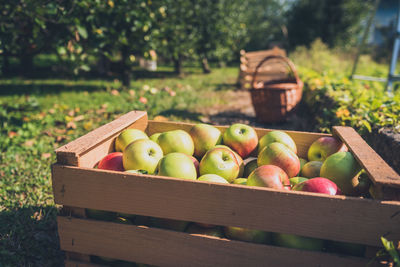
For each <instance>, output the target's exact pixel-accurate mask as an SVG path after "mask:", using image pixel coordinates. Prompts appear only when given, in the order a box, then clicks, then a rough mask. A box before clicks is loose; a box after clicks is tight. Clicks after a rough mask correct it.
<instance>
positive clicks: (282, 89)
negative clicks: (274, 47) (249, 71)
mask: <svg viewBox="0 0 400 267" xmlns="http://www.w3.org/2000/svg"><path fill="white" fill-rule="evenodd" d="M272 60H279V61H283V62H284V63H285V64H286V65H288V66H289V68H290V70H291V71H292V72H293V75H294V78H290V77H288V78H285V79H281V80H271V81H267V82H257V73H258V70H259V69H260V68H261V67H262V65H264V64H268V62H271V61H272ZM302 89H303V82H302V81H301V80H300V78H299V76H298V74H297V70H296V67H295V66H294V64H293V62H291V61H290V60H289V59H288V58H287V57H283V56H279V55H272V56H267V57H265V58H264V59H263V60H262V61H261V62H260V63H259V64H258V65H257V67H256V70H255V72H254V76H253V81H252V89H251V90H250V93H251V100H252V103H253V106H254V110H255V112H256V116H257V120H258V121H260V122H280V121H285V120H286V118H287V116H288V115H289V114H290V113H291V112H293V110H294V108H295V107H296V106H297V104H298V103H299V102H300V100H301V96H302Z"/></svg>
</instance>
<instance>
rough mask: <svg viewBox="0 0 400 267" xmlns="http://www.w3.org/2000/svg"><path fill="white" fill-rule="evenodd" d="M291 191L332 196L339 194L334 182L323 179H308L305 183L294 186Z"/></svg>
mask: <svg viewBox="0 0 400 267" xmlns="http://www.w3.org/2000/svg"><path fill="white" fill-rule="evenodd" d="M292 190H294V191H304V192H314V193H321V194H328V195H332V196H334V195H340V194H341V191H340V189H339V188H338V187H337V185H336V184H335V183H334V182H332V181H331V180H329V179H326V178H323V177H316V178H311V179H308V180H307V181H304V182H302V183H299V184H297V185H295V186H294V187H293V188H292Z"/></svg>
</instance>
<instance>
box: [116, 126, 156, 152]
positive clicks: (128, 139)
mask: <svg viewBox="0 0 400 267" xmlns="http://www.w3.org/2000/svg"><path fill="white" fill-rule="evenodd" d="M139 139H149V137H148V136H147V134H146V133H145V132H143V131H141V130H138V129H126V130H123V131H122V132H121V133H120V134H119V135H118V137H117V138H116V139H115V151H117V152H123V151H124V149H125V148H126V147H127V146H128V145H129V144H130V143H132V142H133V141H136V140H139Z"/></svg>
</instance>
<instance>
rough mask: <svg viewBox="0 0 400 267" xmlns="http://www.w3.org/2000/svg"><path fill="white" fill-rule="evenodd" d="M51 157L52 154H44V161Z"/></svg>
mask: <svg viewBox="0 0 400 267" xmlns="http://www.w3.org/2000/svg"><path fill="white" fill-rule="evenodd" d="M50 157H51V153H43V154H42V159H48V158H50Z"/></svg>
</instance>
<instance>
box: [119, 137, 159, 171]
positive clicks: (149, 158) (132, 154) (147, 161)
mask: <svg viewBox="0 0 400 267" xmlns="http://www.w3.org/2000/svg"><path fill="white" fill-rule="evenodd" d="M162 157H163V152H162V150H161V148H160V146H159V145H157V143H156V142H153V141H151V140H149V139H140V140H136V141H134V142H133V143H131V144H129V145H128V146H127V147H126V148H125V150H124V153H123V156H122V162H123V164H124V168H125V170H145V171H147V172H148V173H149V174H154V172H155V170H156V169H157V165H158V162H159V161H160V159H161V158H162Z"/></svg>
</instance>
